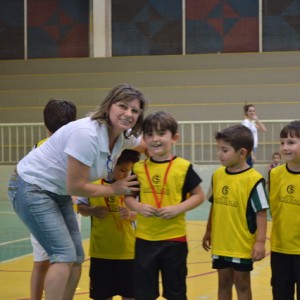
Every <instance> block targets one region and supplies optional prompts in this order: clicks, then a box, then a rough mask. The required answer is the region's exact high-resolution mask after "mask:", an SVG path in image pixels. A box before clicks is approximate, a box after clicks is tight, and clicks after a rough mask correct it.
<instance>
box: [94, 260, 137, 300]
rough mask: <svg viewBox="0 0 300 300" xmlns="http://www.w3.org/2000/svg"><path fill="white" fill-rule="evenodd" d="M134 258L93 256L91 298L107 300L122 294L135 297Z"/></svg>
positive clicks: (126, 296)
mask: <svg viewBox="0 0 300 300" xmlns="http://www.w3.org/2000/svg"><path fill="white" fill-rule="evenodd" d="M132 271H133V259H118V260H117V259H102V258H93V257H91V263H90V298H91V299H95V300H105V299H107V298H111V297H113V296H117V295H120V296H122V297H125V298H134V297H135V296H134V288H133V273H132Z"/></svg>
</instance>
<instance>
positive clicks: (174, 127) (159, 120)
mask: <svg viewBox="0 0 300 300" xmlns="http://www.w3.org/2000/svg"><path fill="white" fill-rule="evenodd" d="M167 130H169V131H171V133H172V136H174V135H175V134H177V132H178V123H177V121H176V119H175V118H174V116H173V115H172V114H171V113H169V112H166V111H156V112H153V113H150V114H149V115H148V116H147V117H146V118H145V120H144V122H143V124H142V131H143V134H144V135H145V134H151V133H153V131H167Z"/></svg>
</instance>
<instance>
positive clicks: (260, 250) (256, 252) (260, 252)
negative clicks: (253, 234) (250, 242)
mask: <svg viewBox="0 0 300 300" xmlns="http://www.w3.org/2000/svg"><path fill="white" fill-rule="evenodd" d="M265 255H266V249H265V243H264V242H256V243H255V244H254V246H253V251H252V260H253V261H259V260H262V259H263V258H264V257H265Z"/></svg>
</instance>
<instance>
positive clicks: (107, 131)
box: [8, 84, 147, 300]
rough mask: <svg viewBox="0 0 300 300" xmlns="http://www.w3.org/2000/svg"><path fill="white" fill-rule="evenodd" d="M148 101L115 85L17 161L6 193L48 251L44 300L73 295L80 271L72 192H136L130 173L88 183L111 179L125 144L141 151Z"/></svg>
mask: <svg viewBox="0 0 300 300" xmlns="http://www.w3.org/2000/svg"><path fill="white" fill-rule="evenodd" d="M146 106H147V100H146V99H145V97H144V95H143V94H142V93H141V92H140V91H139V90H138V89H136V88H135V87H133V86H131V85H129V84H120V85H117V86H115V87H114V88H112V89H111V90H110V91H109V92H108V94H107V95H106V97H105V98H104V100H103V102H102V103H101V104H100V106H99V108H98V109H97V110H96V111H95V112H94V113H92V114H91V115H90V116H88V117H85V118H82V119H79V120H76V121H73V122H70V123H69V124H67V125H65V126H63V127H61V128H60V129H58V130H57V131H56V132H55V134H53V135H52V136H51V138H49V139H48V140H47V141H46V142H45V143H43V144H42V145H41V146H39V147H37V148H36V149H35V150H34V151H31V152H30V153H29V154H27V155H26V156H25V157H24V158H23V159H21V160H20V161H19V163H18V164H17V167H16V170H15V171H14V173H13V174H12V176H11V179H10V181H9V187H8V193H9V197H10V199H11V201H12V203H13V207H14V209H15V211H16V213H17V214H18V216H19V217H20V219H21V220H22V221H23V222H24V223H25V224H26V226H27V227H28V229H29V230H30V231H31V233H33V235H34V236H35V238H36V239H37V240H38V242H39V243H40V244H41V245H42V247H43V248H44V249H45V250H46V252H47V254H48V256H49V260H50V267H49V269H48V272H47V274H46V278H45V284H44V290H45V296H46V299H47V300H58V299H72V298H73V296H74V294H75V290H76V287H77V285H78V282H79V279H80V275H81V265H82V262H83V261H84V251H83V247H82V241H81V234H80V231H79V228H78V224H77V219H76V216H75V214H74V210H73V204H72V198H71V196H70V195H77V196H82V197H88V198H90V197H99V196H104V197H109V196H112V195H123V194H128V193H130V192H137V191H139V182H138V181H137V180H136V176H134V175H131V176H128V177H126V178H124V179H120V180H117V181H115V182H113V183H112V184H110V185H100V184H94V183H92V182H93V181H95V180H97V179H99V178H110V176H111V174H112V170H113V168H114V166H115V164H116V162H117V159H118V157H119V156H120V154H121V152H122V151H123V150H124V149H135V150H137V151H139V152H144V151H145V149H146V148H145V143H144V142H143V140H142V136H140V135H141V125H142V121H143V116H144V110H145V108H146Z"/></svg>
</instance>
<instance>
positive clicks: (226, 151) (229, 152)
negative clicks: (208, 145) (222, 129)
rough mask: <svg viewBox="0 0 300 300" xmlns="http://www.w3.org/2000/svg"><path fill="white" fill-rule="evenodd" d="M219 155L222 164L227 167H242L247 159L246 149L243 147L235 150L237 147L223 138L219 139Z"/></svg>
mask: <svg viewBox="0 0 300 300" xmlns="http://www.w3.org/2000/svg"><path fill="white" fill-rule="evenodd" d="M216 142H217V156H218V158H219V160H220V162H221V164H222V166H225V167H231V168H235V167H240V166H241V165H242V164H244V162H245V159H246V157H245V156H246V152H247V151H246V150H245V149H243V150H242V149H241V150H239V151H235V149H234V148H233V147H232V146H231V145H230V144H229V143H226V142H224V141H223V140H217V141H216Z"/></svg>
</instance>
